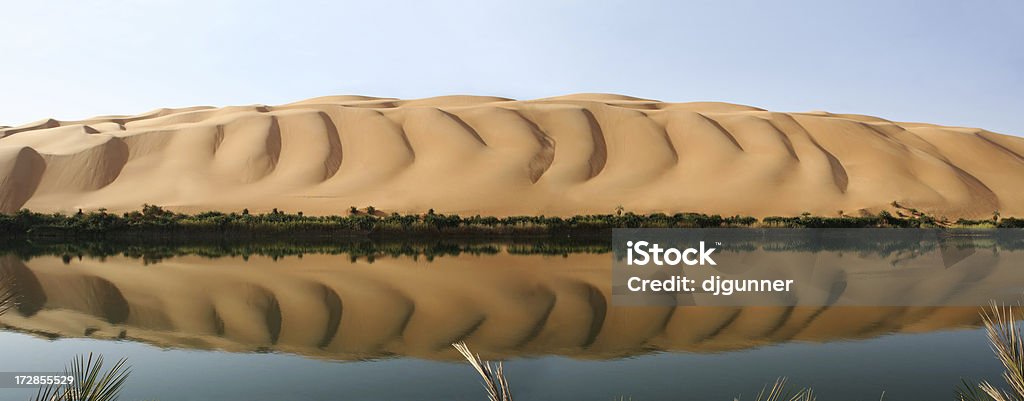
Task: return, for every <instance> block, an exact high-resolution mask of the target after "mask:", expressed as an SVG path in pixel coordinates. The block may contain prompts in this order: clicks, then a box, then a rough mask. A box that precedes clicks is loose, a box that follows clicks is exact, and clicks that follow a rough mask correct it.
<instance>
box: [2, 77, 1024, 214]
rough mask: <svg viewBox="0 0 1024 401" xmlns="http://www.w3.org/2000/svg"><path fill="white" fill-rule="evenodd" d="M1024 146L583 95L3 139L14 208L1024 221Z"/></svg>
mask: <svg viewBox="0 0 1024 401" xmlns="http://www.w3.org/2000/svg"><path fill="white" fill-rule="evenodd" d="M1022 182H1024V139H1022V138H1018V137H1013V136H1007V135H1001V134H996V133H993V132H989V131H985V130H982V129H975V128H961V127H942V126H936V125H930V124H921V123H900V122H892V121H888V120H885V119H881V118H877V117H870V116H860V115H850V114H831V113H826V112H808V113H779V112H771V111H766V110H762V109H758V108H754V107H749V106H741V105H732V104H726V103H713V102H699V103H665V102H659V101H655V100H647V99H639V98H633V97H628V96H621V95H602V94H578V95H568V96H560V97H553V98H545V99H537V100H527V101H517V100H512V99H505V98H499V97H484V96H444V97H437V98H428V99H416V100H400V99H391V98H372V97H365V96H327V97H320V98H314V99H309V100H305V101H300V102H295V103H290V104H285V105H280V106H265V105H250V106H230V107H222V108H214V107H205V106H204V107H190V108H181V109H158V110H154V111H151V112H148V113H143V114H140V115H137V116H105V117H96V118H92V119H87V120H80V121H58V120H54V119H47V120H44V121H39V122H36V123H32V124H27V125H24V126H20V127H9V128H0V211H2V212H12V211H15V210H17V209H19V208H23V207H26V208H30V209H33V210H39V211H66V212H67V211H75V210H77V209H79V208H82V209H87V210H88V209H98V208H108V209H110V210H114V211H120V210H129V209H137V208H138V207H140V205H142V204H143V203H151V204H159V205H163V206H167V207H171V208H175V209H178V210H184V211H201V210H241V209H242V208H249V209H251V210H254V211H262V210H269V209H272V208H278V209H283V210H289V211H300V210H301V211H303V212H305V213H307V214H344V213H345V211H346V210H347V209H348V207H349V206H359V207H363V206H367V205H373V206H375V207H376V208H377V209H379V210H385V211H388V212H391V211H395V212H424V211H426V210H427V209H431V208H432V209H435V210H437V211H439V212H446V213H448V212H454V213H461V214H478V213H479V214H484V215H510V214H545V215H572V214H583V213H610V212H612V211H613V210H614V209H615V208H616V206H618V205H622V206H624V207H625V208H626V209H628V210H633V211H636V212H669V213H671V212H678V211H693V212H703V213H719V214H727V215H732V214H745V215H754V216H760V217H763V216H767V215H798V214H800V213H803V212H810V213H814V214H818V215H835V214H836V213H837V212H838V211H839V210H843V211H845V212H846V213H847V214H855V213H858V212H859V211H863V212H871V213H874V212H877V211H879V210H883V209H886V208H888V205H889V204H890V203H891V202H892V201H899V202H900V203H902V204H904V205H906V206H909V207H914V208H917V209H920V210H923V211H926V212H929V213H932V214H934V215H937V216H947V217H949V218H951V219H953V218H957V217H972V218H975V217H983V216H990V215H991V213H992V212H993V211H995V210H999V211H1000V212H1001V214H1002V215H1004V216H1020V215H1024V185H1020V184H1021V183H1022Z"/></svg>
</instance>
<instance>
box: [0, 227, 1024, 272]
mask: <svg viewBox="0 0 1024 401" xmlns="http://www.w3.org/2000/svg"><path fill="white" fill-rule="evenodd" d="M880 230H881V229H880ZM886 233H888V234H892V235H877V234H886ZM726 234H727V235H728V241H726V244H725V245H726V246H724V247H722V248H721V249H720V251H721V252H727V253H737V252H739V253H743V252H755V251H758V250H762V251H765V252H823V251H824V252H856V253H860V254H865V255H877V256H881V257H890V256H894V255H895V257H896V258H898V259H912V258H914V257H916V256H919V255H922V254H927V253H929V252H932V251H935V250H936V249H937V248H940V247H941V248H942V250H949V249H957V250H990V251H992V252H998V251H999V250H1005V251H1013V250H1024V231H1017V230H998V231H997V230H988V231H977V230H963V231H957V230H913V231H905V230H881V231H875V232H871V231H864V232H860V231H859V230H850V231H846V234H844V235H838V236H832V235H817V234H816V233H814V232H812V231H806V230H786V229H773V230H771V233H770V234H766V231H765V230H762V229H747V230H742V229H740V230H728V231H726ZM609 252H612V243H611V240H610V238H608V237H603V238H595V237H583V238H577V237H562V238H515V239H513V238H506V239H504V240H496V239H487V238H479V239H473V238H459V239H454V238H449V239H434V240H426V239H414V238H406V239H391V240H381V239H365V238H348V239H342V240H325V239H305V240H303V239H297V240H292V241H261V240H254V241H244V240H241V241H227V240H222V241H204V240H202V239H196V240H192V241H188V240H174V241H170V240H156V239H147V238H139V239H135V240H132V241H129V240H116V241H115V240H107V241H88V240H82V241H78V240H68V241H63V240H62V241H39V240H24V239H23V240H11V241H3V242H0V254H14V255H17V256H18V257H20V258H21V259H23V260H28V259H31V258H34V257H38V256H58V257H61V258H63V259H64V260H65V262H70V261H71V260H72V259H82V258H86V257H88V258H99V259H103V258H106V257H111V256H122V257H128V258H133V259H141V260H142V261H143V262H144V263H146V264H150V263H158V262H160V261H162V260H164V259H167V258H172V257H178V256H187V255H194V256H200V257H205V258H211V259H212V258H221V257H241V258H243V259H248V258H249V257H251V256H262V257H270V258H272V259H274V260H277V259H280V258H285V257H302V256H303V255H310V254H327V255H348V256H349V257H350V259H351V260H352V261H356V260H365V261H367V262H371V263H372V262H373V261H375V260H376V259H378V258H384V257H389V258H398V257H411V258H413V259H417V260H418V259H420V258H423V259H425V260H427V261H432V260H433V259H434V258H437V257H445V256H459V255H464V254H466V255H495V254H500V253H508V254H513V255H551V256H568V255H570V254H577V253H584V254H603V253H609ZM616 257H618V258H620V259H621V258H623V257H625V255H624V252H617V253H616Z"/></svg>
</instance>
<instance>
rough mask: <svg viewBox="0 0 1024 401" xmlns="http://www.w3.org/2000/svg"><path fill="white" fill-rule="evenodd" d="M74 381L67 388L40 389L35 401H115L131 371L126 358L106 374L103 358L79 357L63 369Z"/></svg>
mask: <svg viewBox="0 0 1024 401" xmlns="http://www.w3.org/2000/svg"><path fill="white" fill-rule="evenodd" d="M64 374H65V375H67V376H71V377H73V378H74V381H73V382H72V383H70V384H65V385H48V386H44V387H41V388H40V389H39V391H38V392H37V393H36V398H35V399H34V401H116V400H117V399H118V397H119V396H120V394H121V389H122V388H123V387H124V384H125V381H126V380H127V379H128V375H129V374H131V369H130V368H129V367H128V366H127V359H124V358H122V359H120V360H118V361H117V363H115V364H114V367H112V368H110V370H107V371H105V372H104V371H103V355H97V356H95V357H94V356H93V354H92V353H89V354H88V355H79V356H77V357H75V359H73V360H71V364H70V365H69V366H68V367H66V368H64Z"/></svg>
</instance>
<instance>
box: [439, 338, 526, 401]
mask: <svg viewBox="0 0 1024 401" xmlns="http://www.w3.org/2000/svg"><path fill="white" fill-rule="evenodd" d="M452 346H453V347H455V349H456V350H458V351H459V353H460V354H462V356H463V357H465V358H466V360H467V361H469V364H470V365H472V366H473V369H476V372H477V373H479V374H480V378H481V379H483V385H484V389H485V390H487V396H488V398H489V399H490V401H512V391H511V390H510V389H509V386H508V380H507V379H506V378H505V373H504V371H503V368H502V365H501V362H497V363H495V364H494V365H491V363H490V362H487V361H484V360H483V359H480V355H478V354H474V353H473V352H472V351H470V350H469V346H468V345H466V343H465V342H457V343H454V344H452Z"/></svg>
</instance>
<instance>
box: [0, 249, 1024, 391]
mask: <svg viewBox="0 0 1024 401" xmlns="http://www.w3.org/2000/svg"><path fill="white" fill-rule="evenodd" d="M984 246H985V247H998V244H995V245H993V244H990V243H985V244H984ZM289 249H290V251H289ZM353 249H355V248H352V247H347V248H345V250H344V251H343V252H332V251H331V249H329V247H328V249H325V248H309V247H305V248H295V247H292V248H275V247H266V246H260V247H252V246H250V247H247V248H236V247H220V248H198V249H197V248H177V249H174V250H172V251H168V250H167V249H166V248H159V249H148V250H147V249H143V250H141V251H140V250H139V249H131V250H126V249H119V248H117V247H100V248H97V247H72V248H68V247H57V248H54V247H50V248H45V249H43V250H42V251H40V250H39V249H35V248H33V249H32V250H26V249H19V250H18V252H15V253H11V254H8V255H7V256H3V257H2V258H0V268H2V269H3V272H5V273H8V274H11V275H13V276H14V277H15V278H16V280H17V284H18V287H17V288H18V291H19V293H20V295H21V297H22V305H21V306H20V307H19V308H18V309H17V310H15V311H12V312H9V313H8V314H6V315H4V316H3V317H0V322H2V323H3V325H4V326H5V329H4V331H2V332H0V355H2V358H0V371H56V370H60V369H61V368H62V367H63V366H64V365H65V364H66V363H67V362H68V361H69V360H70V359H71V358H72V357H73V356H75V355H76V354H81V353H87V352H96V353H101V354H104V355H105V356H106V357H107V358H108V360H109V361H110V362H112V361H113V360H114V359H116V358H120V357H127V358H128V359H129V362H130V364H131V365H132V366H133V373H132V375H131V377H130V379H129V382H128V385H127V387H126V389H125V393H124V397H122V399H126V400H134V399H162V400H337V399H360V400H377V399H380V400H482V399H485V398H486V396H485V394H484V392H483V390H482V389H481V388H480V385H479V383H478V382H477V377H476V373H475V372H474V371H472V370H471V368H470V367H469V366H468V365H467V364H465V363H464V362H462V361H461V360H460V359H459V356H458V355H457V353H455V352H454V351H453V350H452V349H451V347H450V346H449V344H450V343H451V342H453V341H459V340H465V341H466V342H467V343H468V344H470V345H471V346H472V347H473V350H474V351H476V352H479V353H480V354H482V356H483V357H485V358H487V359H502V360H505V361H506V362H505V363H506V372H507V376H508V377H509V380H510V382H511V384H512V388H513V390H514V392H515V395H516V397H517V399H519V400H530V399H534V400H549V399H558V400H577V399H578V400H609V399H618V397H620V396H624V397H626V398H627V399H629V398H632V399H633V400H638V401H640V400H690V399H692V400H732V399H733V397H736V396H738V395H743V398H742V399H754V396H755V395H756V392H757V391H758V390H759V389H760V388H761V386H762V385H764V384H767V383H770V382H773V381H774V380H775V378H777V377H779V376H787V377H789V378H790V381H791V382H792V383H794V384H797V385H800V386H805V385H806V386H813V387H814V388H815V390H816V392H817V393H819V394H820V395H821V396H822V399H828V400H877V399H879V397H880V395H881V393H882V391H885V394H886V396H885V399H887V400H900V399H953V396H952V395H953V387H954V385H956V384H957V383H959V381H960V378H961V377H970V378H975V379H988V380H991V381H993V382H999V381H1000V380H1001V379H1000V378H999V375H1000V368H1001V367H1000V365H999V363H998V362H997V361H996V360H995V358H994V357H993V356H992V354H991V351H990V350H989V346H988V343H987V339H986V338H985V335H984V332H983V331H981V330H980V329H978V328H977V325H978V323H979V319H978V315H977V312H978V308H977V307H967V306H957V307H948V306H947V307H940V306H914V307H893V306H871V307H846V306H844V307H835V306H833V307H827V306H800V307H795V308H793V307H773V306H762V307H731V306H721V307H693V306H691V307H682V308H668V307H617V306H615V305H613V304H611V303H610V291H611V290H610V277H611V270H610V259H611V255H610V254H609V253H606V252H607V249H605V248H602V247H601V246H592V245H587V246H575V245H574V246H569V247H566V246H564V244H563V245H559V246H558V247H551V246H530V247H526V248H524V247H523V246H521V245H513V246H510V245H508V244H471V245H458V246H454V247H453V246H444V247H440V248H439V247H427V248H424V247H420V246H415V245H413V246H400V247H386V249H388V250H390V251H388V252H384V251H383V249H385V248H372V247H371V248H370V249H369V250H367V248H365V247H360V248H359V249H362V251H353ZM395 249H403V250H402V251H394V250H395ZM425 249H429V250H432V251H430V252H424V250H425ZM438 249H447V251H445V252H437V250H438ZM482 249H484V250H486V251H481V250H482ZM524 249H526V250H531V251H529V252H525V251H524ZM986 249H987V248H986ZM998 250H999V254H1000V255H1003V256H1002V258H1003V259H1008V260H1010V261H1012V257H1011V256H1013V255H1014V254H1016V253H1017V252H1018V251H1017V250H1016V248H1012V247H1006V246H1003V247H1002V248H999V249H998ZM562 252H564V255H560V254H559V253H562ZM793 252H798V253H799V252H818V253H824V254H822V255H819V257H826V256H828V255H827V253H829V252H838V251H835V250H815V251H806V250H798V251H793ZM846 252H848V251H846ZM428 253H429V254H430V255H432V257H427V256H428V255H427V254H428ZM125 254H127V255H128V256H126V255H125ZM385 254H386V255H385ZM979 254H983V255H985V256H984V257H988V256H987V255H991V254H992V253H991V252H987V253H979ZM200 255H205V256H200ZM300 255H301V256H300ZM797 256H800V255H797ZM1001 269H1006V268H1005V267H1003V268H998V269H992V270H991V271H988V272H986V274H987V276H986V277H997V278H1000V280H1004V279H1002V278H1001V277H1005V276H1000V273H999V272H1000V271H1002V270H1001ZM971 280H972V281H971V282H972V283H983V282H985V280H984V277H982V278H979V277H976V276H972V277H971ZM32 394H34V392H33V391H31V390H26V389H17V390H15V389H0V399H4V400H6V399H14V400H18V399H28V398H29V397H30V396H31V395H32Z"/></svg>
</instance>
